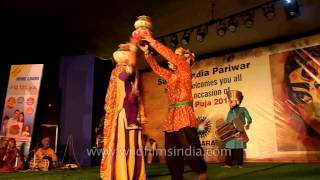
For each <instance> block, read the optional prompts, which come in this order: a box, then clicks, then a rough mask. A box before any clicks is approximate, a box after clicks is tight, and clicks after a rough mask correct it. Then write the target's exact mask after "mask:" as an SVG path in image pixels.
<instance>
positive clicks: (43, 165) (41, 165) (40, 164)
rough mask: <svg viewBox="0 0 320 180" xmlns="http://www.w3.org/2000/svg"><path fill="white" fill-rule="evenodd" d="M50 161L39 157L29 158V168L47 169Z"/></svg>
mask: <svg viewBox="0 0 320 180" xmlns="http://www.w3.org/2000/svg"><path fill="white" fill-rule="evenodd" d="M49 165H50V162H49V160H48V159H40V160H35V161H34V160H31V161H30V168H31V169H39V170H40V171H48V170H49Z"/></svg>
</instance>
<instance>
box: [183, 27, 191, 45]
mask: <svg viewBox="0 0 320 180" xmlns="http://www.w3.org/2000/svg"><path fill="white" fill-rule="evenodd" d="M191 33H192V30H187V31H185V32H184V33H183V36H182V39H181V44H182V45H183V46H186V45H188V43H189V41H190V36H191Z"/></svg>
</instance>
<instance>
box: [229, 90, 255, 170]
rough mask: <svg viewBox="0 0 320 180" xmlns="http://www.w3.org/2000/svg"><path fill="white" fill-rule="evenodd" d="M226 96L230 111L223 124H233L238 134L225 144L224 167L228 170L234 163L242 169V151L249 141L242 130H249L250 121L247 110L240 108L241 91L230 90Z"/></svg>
mask: <svg viewBox="0 0 320 180" xmlns="http://www.w3.org/2000/svg"><path fill="white" fill-rule="evenodd" d="M227 96H228V99H229V106H230V110H229V112H228V115H227V118H226V120H225V123H233V124H234V125H235V126H237V127H236V129H238V130H239V131H240V132H238V133H237V134H236V135H235V136H234V138H231V139H230V140H228V141H227V142H226V144H225V148H227V150H228V151H227V152H228V153H227V155H226V159H225V165H224V167H225V168H230V167H231V166H232V165H233V162H235V165H237V166H238V167H239V168H243V155H244V153H243V150H244V149H245V148H246V143H247V142H248V141H249V139H248V136H247V135H246V133H245V130H244V129H246V130H248V129H249V125H250V124H251V122H252V119H251V117H250V115H249V112H248V110H247V109H246V108H245V107H240V104H241V102H242V99H243V95H242V92H241V91H238V90H230V91H228V92H227ZM239 124H240V125H239ZM241 126H242V127H241Z"/></svg>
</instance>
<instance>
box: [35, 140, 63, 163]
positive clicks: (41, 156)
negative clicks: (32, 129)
mask: <svg viewBox="0 0 320 180" xmlns="http://www.w3.org/2000/svg"><path fill="white" fill-rule="evenodd" d="M50 142H51V140H50V138H49V137H45V138H43V139H42V140H41V144H42V147H41V148H39V149H37V151H36V154H35V159H36V162H38V163H41V161H42V160H48V161H49V167H48V168H49V169H51V168H53V167H55V166H56V164H57V161H58V158H57V155H56V153H55V152H54V150H53V149H52V148H50Z"/></svg>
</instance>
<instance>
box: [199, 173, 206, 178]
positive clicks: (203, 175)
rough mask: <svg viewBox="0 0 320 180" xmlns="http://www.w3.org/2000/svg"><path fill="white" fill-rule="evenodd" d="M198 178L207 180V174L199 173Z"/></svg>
mask: <svg viewBox="0 0 320 180" xmlns="http://www.w3.org/2000/svg"><path fill="white" fill-rule="evenodd" d="M198 180H207V174H206V173H201V174H199V176H198Z"/></svg>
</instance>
